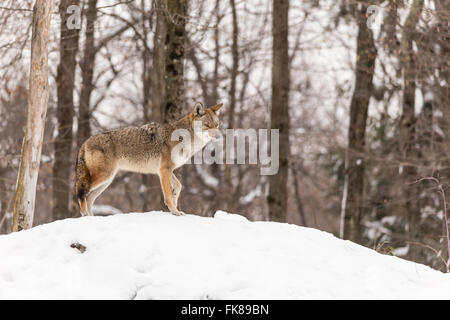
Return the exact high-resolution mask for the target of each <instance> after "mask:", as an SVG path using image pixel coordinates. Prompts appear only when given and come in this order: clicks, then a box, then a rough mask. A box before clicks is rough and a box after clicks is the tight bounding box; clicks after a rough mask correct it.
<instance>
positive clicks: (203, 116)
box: [191, 102, 223, 142]
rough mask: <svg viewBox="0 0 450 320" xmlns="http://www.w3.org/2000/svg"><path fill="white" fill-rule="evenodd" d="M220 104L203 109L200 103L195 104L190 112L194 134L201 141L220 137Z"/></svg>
mask: <svg viewBox="0 0 450 320" xmlns="http://www.w3.org/2000/svg"><path fill="white" fill-rule="evenodd" d="M222 105H223V104H222V103H219V104H216V105H215V106H212V107H209V108H205V106H204V105H203V104H202V103H201V102H197V103H196V104H195V106H194V110H192V112H191V122H192V125H193V127H194V132H195V134H196V135H197V136H198V137H199V138H200V139H201V140H203V141H205V142H206V141H210V140H212V139H215V138H218V137H219V136H220V131H219V117H218V114H219V109H220V108H221V107H222Z"/></svg>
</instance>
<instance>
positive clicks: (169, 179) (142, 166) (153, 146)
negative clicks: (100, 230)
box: [75, 103, 222, 215]
mask: <svg viewBox="0 0 450 320" xmlns="http://www.w3.org/2000/svg"><path fill="white" fill-rule="evenodd" d="M221 107H222V104H218V105H215V106H213V107H210V108H204V107H203V105H201V104H199V103H196V105H195V106H194V110H193V111H192V112H191V113H189V114H188V115H186V116H184V117H183V118H182V119H180V120H178V121H175V122H172V123H168V124H157V123H154V122H152V123H150V124H146V125H144V126H141V127H129V128H123V129H117V130H112V131H108V132H104V133H101V134H98V135H95V136H92V137H90V138H89V139H87V140H86V141H85V142H84V143H83V144H82V145H81V148H80V151H79V152H78V157H77V165H76V183H75V189H76V193H77V197H78V202H79V205H80V211H81V214H82V215H93V213H92V205H93V204H94V201H95V199H97V197H98V196H100V194H101V193H102V192H103V191H104V190H105V189H106V188H107V187H108V186H109V185H110V184H111V182H112V181H113V179H114V177H115V175H116V173H117V172H118V171H119V170H123V171H132V172H139V173H145V174H157V175H159V177H160V183H161V189H162V191H163V195H164V202H165V203H166V205H167V207H168V208H169V210H170V211H171V212H172V213H173V214H175V215H182V214H183V213H182V212H181V211H179V210H178V209H177V207H178V197H179V195H180V192H181V188H182V186H181V183H180V181H179V180H178V179H177V177H176V176H175V175H174V174H173V170H175V169H176V168H178V167H180V166H181V165H183V164H184V163H176V164H175V163H173V161H172V159H171V152H172V149H173V148H174V147H175V146H176V145H177V144H178V141H171V135H172V132H173V131H174V130H176V129H186V130H188V131H189V132H190V134H191V138H192V141H191V142H192V143H194V140H193V139H194V138H195V139H198V137H197V136H196V135H195V134H194V127H193V125H194V121H201V122H202V131H203V132H204V133H206V136H207V137H210V138H212V137H213V136H215V135H216V134H217V132H218V127H219V119H218V117H217V112H218V110H219V109H220V108H221ZM208 141H209V140H208V139H205V140H202V144H201V147H204V146H205V145H206V143H207V142H208ZM195 151H196V150H192V152H191V153H192V154H191V156H192V155H193V153H194V152H195ZM176 162H178V160H176Z"/></svg>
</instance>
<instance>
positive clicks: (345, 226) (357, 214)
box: [340, 5, 376, 242]
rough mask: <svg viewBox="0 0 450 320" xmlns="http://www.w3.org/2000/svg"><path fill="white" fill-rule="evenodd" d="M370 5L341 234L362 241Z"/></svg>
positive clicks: (361, 21) (362, 30)
mask: <svg viewBox="0 0 450 320" xmlns="http://www.w3.org/2000/svg"><path fill="white" fill-rule="evenodd" d="M366 10H367V6H366V5H362V6H361V8H360V10H358V13H357V21H358V37H357V40H356V41H357V44H356V68H355V89H354V91H353V96H352V100H351V103H350V124H349V128H348V147H347V151H346V157H345V184H344V196H343V198H342V211H341V231H340V236H341V238H343V239H351V240H353V241H356V242H360V240H361V217H362V214H363V210H364V163H363V161H364V157H363V155H362V153H363V152H364V148H365V134H366V122H367V113H368V109H369V101H370V97H371V96H372V90H373V84H372V80H373V75H374V70H375V59H376V48H375V43H374V39H373V34H372V32H371V31H370V30H369V29H368V27H367V18H366V16H365V13H366Z"/></svg>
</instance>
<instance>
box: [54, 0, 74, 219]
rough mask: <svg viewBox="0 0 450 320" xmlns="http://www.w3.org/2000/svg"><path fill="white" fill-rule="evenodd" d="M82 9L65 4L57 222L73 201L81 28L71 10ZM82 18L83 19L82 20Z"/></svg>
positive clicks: (59, 89)
mask: <svg viewBox="0 0 450 320" xmlns="http://www.w3.org/2000/svg"><path fill="white" fill-rule="evenodd" d="M73 5H75V6H78V7H79V6H80V0H61V2H60V5H59V14H60V16H61V31H60V46H59V54H60V61H59V65H58V71H57V76H56V86H57V93H58V105H57V110H56V119H57V129H58V133H57V135H56V138H55V141H54V148H55V161H54V165H53V210H52V213H53V219H54V220H58V219H64V218H68V217H70V216H71V212H70V208H69V201H70V198H71V184H70V172H71V171H70V168H71V159H72V157H71V156H70V155H71V154H72V141H73V117H74V113H75V111H74V104H73V92H74V88H75V69H76V65H77V60H76V56H77V52H78V38H79V28H77V27H76V26H75V27H74V26H71V25H70V24H69V21H68V19H69V18H70V13H68V12H67V8H69V7H70V6H73ZM79 18H80V17H79Z"/></svg>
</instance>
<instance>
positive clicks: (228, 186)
mask: <svg viewBox="0 0 450 320" xmlns="http://www.w3.org/2000/svg"><path fill="white" fill-rule="evenodd" d="M230 5H231V13H232V16H233V44H232V46H231V55H232V59H233V66H232V68H231V84H230V107H229V113H228V128H229V129H234V118H235V111H236V82H237V76H238V68H239V51H238V33H239V27H238V19H237V12H236V3H235V1H234V0H230ZM224 178H225V192H224V193H225V200H226V208H227V211H228V212H233V211H234V210H235V208H234V204H235V202H234V199H233V189H234V188H233V183H232V180H231V165H230V164H226V165H225V173H224Z"/></svg>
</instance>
